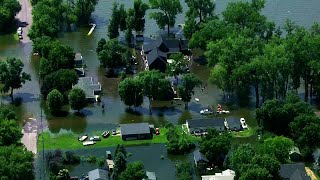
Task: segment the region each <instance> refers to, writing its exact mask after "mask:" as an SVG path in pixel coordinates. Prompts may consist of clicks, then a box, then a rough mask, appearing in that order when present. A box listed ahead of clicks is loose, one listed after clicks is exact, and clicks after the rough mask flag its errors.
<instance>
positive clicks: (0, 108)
mask: <svg viewBox="0 0 320 180" xmlns="http://www.w3.org/2000/svg"><path fill="white" fill-rule="evenodd" d="M4 119H7V120H9V119H12V120H16V119H17V114H16V112H14V111H13V110H12V108H10V106H6V105H0V120H4Z"/></svg>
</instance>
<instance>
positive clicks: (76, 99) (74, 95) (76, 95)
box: [68, 88, 86, 112]
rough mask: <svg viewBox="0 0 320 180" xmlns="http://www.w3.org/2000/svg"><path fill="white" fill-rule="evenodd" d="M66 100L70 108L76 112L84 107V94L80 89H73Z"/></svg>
mask: <svg viewBox="0 0 320 180" xmlns="http://www.w3.org/2000/svg"><path fill="white" fill-rule="evenodd" d="M68 98H69V103H70V106H71V108H72V109H74V110H77V111H78V112H79V111H80V110H81V109H82V108H84V107H85V106H86V94H85V92H84V91H83V90H82V89H79V88H73V89H72V90H71V91H70V93H69V95H68Z"/></svg>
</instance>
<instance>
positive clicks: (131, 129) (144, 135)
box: [120, 123, 153, 141]
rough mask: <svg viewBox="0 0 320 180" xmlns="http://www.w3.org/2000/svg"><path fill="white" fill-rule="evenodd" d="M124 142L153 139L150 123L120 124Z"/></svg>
mask: <svg viewBox="0 0 320 180" xmlns="http://www.w3.org/2000/svg"><path fill="white" fill-rule="evenodd" d="M120 131H121V137H122V140H124V141H125V140H135V139H152V137H153V136H152V132H151V131H150V127H149V123H132V124H120Z"/></svg>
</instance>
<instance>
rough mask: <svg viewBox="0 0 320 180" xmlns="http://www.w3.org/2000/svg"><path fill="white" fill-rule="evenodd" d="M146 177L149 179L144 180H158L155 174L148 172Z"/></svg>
mask: <svg viewBox="0 0 320 180" xmlns="http://www.w3.org/2000/svg"><path fill="white" fill-rule="evenodd" d="M146 175H147V178H146V179H145V178H144V179H143V180H157V177H156V173H155V172H149V171H146Z"/></svg>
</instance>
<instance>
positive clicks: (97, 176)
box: [88, 169, 109, 180]
mask: <svg viewBox="0 0 320 180" xmlns="http://www.w3.org/2000/svg"><path fill="white" fill-rule="evenodd" d="M88 177H89V180H109V177H108V171H107V170H103V169H95V170H92V171H89V172H88Z"/></svg>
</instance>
